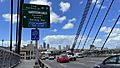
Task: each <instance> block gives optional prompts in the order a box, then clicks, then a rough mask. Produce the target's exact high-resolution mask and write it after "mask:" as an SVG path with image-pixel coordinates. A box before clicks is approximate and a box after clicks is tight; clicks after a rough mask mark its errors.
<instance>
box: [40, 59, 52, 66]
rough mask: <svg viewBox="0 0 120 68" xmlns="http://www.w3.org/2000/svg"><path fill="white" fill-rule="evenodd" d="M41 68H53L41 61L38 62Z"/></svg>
mask: <svg viewBox="0 0 120 68" xmlns="http://www.w3.org/2000/svg"><path fill="white" fill-rule="evenodd" d="M38 62H39V65H40V67H41V68H51V67H50V66H49V65H47V64H45V63H44V62H43V61H42V60H41V59H39V60H38Z"/></svg>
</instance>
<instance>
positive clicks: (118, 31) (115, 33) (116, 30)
mask: <svg viewBox="0 0 120 68" xmlns="http://www.w3.org/2000/svg"><path fill="white" fill-rule="evenodd" d="M111 29H112V28H111V27H106V26H104V27H102V28H101V29H100V31H101V32H105V33H109V32H110V31H111ZM118 34H120V28H114V29H113V31H112V33H111V35H110V36H111V37H114V36H118Z"/></svg>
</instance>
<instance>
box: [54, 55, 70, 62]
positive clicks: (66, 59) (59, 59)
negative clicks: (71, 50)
mask: <svg viewBox="0 0 120 68" xmlns="http://www.w3.org/2000/svg"><path fill="white" fill-rule="evenodd" d="M56 61H57V62H60V63H62V62H69V57H68V56H67V55H64V54H63V55H60V56H59V57H57V59H56Z"/></svg>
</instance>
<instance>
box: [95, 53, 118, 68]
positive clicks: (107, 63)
mask: <svg viewBox="0 0 120 68" xmlns="http://www.w3.org/2000/svg"><path fill="white" fill-rule="evenodd" d="M94 68H120V55H114V56H110V57H108V58H106V59H105V60H104V61H103V62H102V63H99V64H97V65H95V66H94Z"/></svg>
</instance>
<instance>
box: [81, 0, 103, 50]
mask: <svg viewBox="0 0 120 68" xmlns="http://www.w3.org/2000/svg"><path fill="white" fill-rule="evenodd" d="M103 3H104V0H103V1H102V3H101V5H100V8H99V10H98V12H97V15H96V17H95V19H94V21H93V24H92V26H91V28H90V31H89V33H88V35H87V38H86V39H85V42H84V44H83V47H82V50H83V49H84V46H85V44H86V42H87V40H88V37H89V35H90V33H91V31H92V29H93V26H94V24H95V22H96V20H97V17H98V15H99V13H100V10H101V8H102V5H103Z"/></svg>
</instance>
